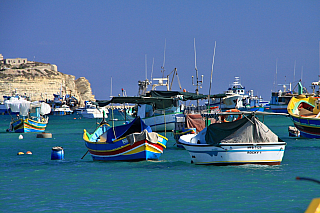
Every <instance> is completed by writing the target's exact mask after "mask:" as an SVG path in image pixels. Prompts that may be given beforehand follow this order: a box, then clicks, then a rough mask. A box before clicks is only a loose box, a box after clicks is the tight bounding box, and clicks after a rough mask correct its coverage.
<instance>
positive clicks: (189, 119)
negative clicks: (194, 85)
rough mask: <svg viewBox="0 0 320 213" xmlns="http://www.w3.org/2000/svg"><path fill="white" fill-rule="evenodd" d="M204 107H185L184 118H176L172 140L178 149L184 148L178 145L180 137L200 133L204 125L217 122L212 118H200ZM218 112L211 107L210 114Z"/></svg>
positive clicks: (216, 108) (215, 108) (217, 109)
mask: <svg viewBox="0 0 320 213" xmlns="http://www.w3.org/2000/svg"><path fill="white" fill-rule="evenodd" d="M205 107H206V106H198V107H194V108H193V107H192V108H191V107H186V108H185V110H184V117H182V118H179V117H177V120H176V125H175V129H174V131H173V135H174V139H175V140H176V146H177V147H178V148H184V147H183V145H182V144H180V142H179V139H180V137H181V136H182V135H187V134H194V135H196V134H197V133H199V132H201V131H202V130H203V129H204V128H205V127H206V125H210V124H211V123H215V122H217V121H216V119H214V118H209V119H206V118H204V117H202V115H201V112H202V111H204V110H206V108H205ZM190 108H191V110H190ZM218 112H220V109H219V107H212V108H211V109H210V113H218Z"/></svg>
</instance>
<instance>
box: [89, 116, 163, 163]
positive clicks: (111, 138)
mask: <svg viewBox="0 0 320 213" xmlns="http://www.w3.org/2000/svg"><path fill="white" fill-rule="evenodd" d="M83 139H84V141H85V145H86V147H87V149H88V151H89V153H90V154H91V156H92V159H93V160H95V161H141V160H159V158H160V156H161V154H162V153H163V149H164V148H166V143H167V141H168V139H167V138H165V137H163V136H161V135H159V134H158V133H155V132H152V130H151V128H150V126H147V125H146V124H145V123H144V122H143V121H142V120H141V118H140V117H137V118H135V119H134V120H133V121H132V122H131V123H129V124H125V125H122V126H117V127H109V126H108V124H107V123H105V122H101V124H100V125H99V127H98V128H97V129H96V130H95V131H94V133H93V134H89V133H88V132H87V131H86V130H84V134H83Z"/></svg>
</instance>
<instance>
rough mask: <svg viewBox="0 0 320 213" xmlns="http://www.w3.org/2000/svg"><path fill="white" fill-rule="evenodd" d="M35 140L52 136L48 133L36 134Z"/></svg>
mask: <svg viewBox="0 0 320 213" xmlns="http://www.w3.org/2000/svg"><path fill="white" fill-rule="evenodd" d="M37 138H52V134H51V133H48V132H43V133H40V134H37Z"/></svg>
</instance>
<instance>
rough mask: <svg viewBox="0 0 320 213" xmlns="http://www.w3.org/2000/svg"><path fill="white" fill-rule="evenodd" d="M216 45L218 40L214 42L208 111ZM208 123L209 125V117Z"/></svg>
mask: <svg viewBox="0 0 320 213" xmlns="http://www.w3.org/2000/svg"><path fill="white" fill-rule="evenodd" d="M216 46H217V41H215V42H214V48H213V57H212V67H211V77H210V86H209V95H208V112H209V109H210V91H211V84H212V76H213V66H214V58H215V55H216ZM207 125H208V118H207Z"/></svg>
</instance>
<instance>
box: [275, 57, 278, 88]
mask: <svg viewBox="0 0 320 213" xmlns="http://www.w3.org/2000/svg"><path fill="white" fill-rule="evenodd" d="M277 78H278V58H277V60H276V79H275V92H276V91H277V85H278V84H277Z"/></svg>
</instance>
